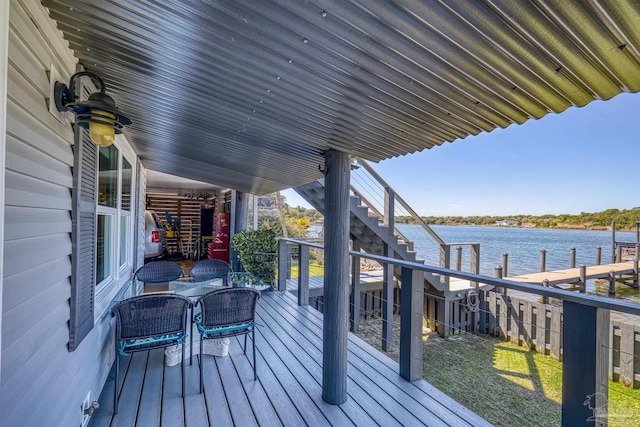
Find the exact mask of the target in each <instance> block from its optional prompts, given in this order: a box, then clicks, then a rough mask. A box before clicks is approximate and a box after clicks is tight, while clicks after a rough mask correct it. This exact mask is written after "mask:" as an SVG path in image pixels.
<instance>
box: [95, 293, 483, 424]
mask: <svg viewBox="0 0 640 427" xmlns="http://www.w3.org/2000/svg"><path fill="white" fill-rule="evenodd" d="M258 317H259V319H260V320H261V323H263V324H264V326H263V327H261V328H259V329H258V333H257V337H256V344H257V365H258V381H254V380H253V368H252V360H251V355H252V353H251V352H252V348H251V339H249V340H248V343H247V353H248V355H249V358H247V357H246V356H245V355H244V354H243V352H242V341H243V339H242V337H240V339H236V338H233V339H232V342H231V345H230V348H229V356H228V357H226V358H214V357H211V356H207V355H205V357H204V358H203V360H202V363H203V364H204V367H205V371H204V376H205V391H204V393H203V394H200V393H199V384H198V381H199V363H200V360H199V358H198V357H194V361H193V366H189V364H188V359H187V362H186V373H185V380H186V381H185V384H186V396H185V398H184V399H183V398H182V397H181V390H180V385H181V383H180V366H179V365H178V366H175V367H163V364H164V357H163V354H162V351H161V350H156V351H152V352H150V353H144V352H143V353H137V354H134V356H133V357H126V358H125V357H123V358H121V366H122V367H123V369H122V371H121V377H125V378H124V384H123V388H122V392H121V395H120V406H119V412H120V413H119V414H118V415H117V416H115V417H113V414H112V412H113V407H112V404H111V402H112V400H113V381H112V380H110V381H107V384H106V385H105V389H104V390H103V392H102V394H101V397H100V404H101V407H100V408H99V410H98V411H97V412H96V413H95V415H94V417H93V419H92V420H91V427H101V426H111V427H120V426H125V425H126V426H130V425H139V426H143V425H144V426H147V425H157V424H158V422H157V421H158V419H159V420H160V421H161V424H162V425H163V426H207V425H210V426H214V425H215V426H233V425H237V426H245V425H261V426H267V425H268V426H272V425H273V426H278V425H284V426H298V425H313V426H316V425H318V426H326V425H335V426H343V425H390V426H392V425H407V426H414V425H416V426H419V425H430V426H431V425H433V426H447V425H454V426H470V425H473V426H476V425H488V424H487V423H486V422H485V421H484V420H482V419H481V418H480V417H478V416H477V415H475V414H473V413H472V412H471V411H469V410H468V409H466V408H464V407H462V406H461V405H459V404H458V403H456V402H454V401H453V400H452V399H450V398H448V397H446V396H445V395H444V394H443V393H441V392H440V391H438V390H436V389H435V388H433V387H432V386H430V385H429V384H427V383H425V382H424V381H417V382H415V383H409V382H407V381H405V380H404V379H402V378H401V377H400V376H399V375H398V365H397V363H395V362H393V361H392V360H391V359H389V358H388V357H387V356H386V355H384V354H383V353H380V352H378V351H377V350H375V349H373V348H372V347H370V346H369V345H368V344H366V343H365V342H364V341H362V340H360V339H359V338H358V337H356V336H354V335H353V334H349V354H348V361H349V369H348V374H349V376H348V393H349V399H348V400H347V402H346V403H345V404H342V405H329V404H328V403H326V402H324V401H323V400H322V387H321V382H322V368H321V366H322V314H320V313H319V312H317V311H316V310H314V309H312V308H310V307H300V306H298V305H297V304H296V300H295V296H294V295H292V294H291V293H289V292H285V293H279V292H270V293H265V294H263V298H261V299H260V301H259V304H258ZM194 351H196V353H197V350H196V349H194ZM129 361H130V362H131V363H129ZM127 363H129V366H128V368H127ZM125 372H126V375H125ZM136 422H137V424H136Z"/></svg>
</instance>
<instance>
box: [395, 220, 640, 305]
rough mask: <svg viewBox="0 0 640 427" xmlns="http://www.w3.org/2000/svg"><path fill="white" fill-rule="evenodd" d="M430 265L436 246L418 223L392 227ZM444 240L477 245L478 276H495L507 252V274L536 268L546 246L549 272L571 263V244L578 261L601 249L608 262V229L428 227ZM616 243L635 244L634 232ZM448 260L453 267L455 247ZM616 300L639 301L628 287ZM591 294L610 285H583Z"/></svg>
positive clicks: (592, 258) (588, 261) (591, 259)
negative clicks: (408, 240)
mask: <svg viewBox="0 0 640 427" xmlns="http://www.w3.org/2000/svg"><path fill="white" fill-rule="evenodd" d="M396 227H397V228H398V229H399V230H400V231H401V232H402V233H403V234H404V235H405V236H406V237H407V238H409V239H411V240H413V241H414V242H415V249H416V250H417V251H418V253H419V255H420V257H421V258H423V259H426V260H427V263H428V264H431V265H438V263H439V261H438V257H439V247H438V246H437V245H436V244H435V243H433V240H432V239H430V238H425V237H424V236H425V233H424V231H421V226H419V225H402V224H400V225H396ZM432 229H433V230H434V231H435V232H436V233H437V234H438V235H439V236H440V237H441V238H442V239H443V240H444V241H445V242H446V243H454V242H467V243H480V274H483V275H486V276H492V277H494V276H495V267H496V266H498V265H502V254H504V253H507V254H509V263H508V269H509V275H510V276H517V275H522V274H527V273H533V272H538V271H540V251H541V250H542V249H545V250H546V267H547V268H546V269H547V271H551V270H559V269H564V268H570V267H571V264H570V263H571V248H572V247H575V248H576V265H577V266H580V265H582V264H585V265H587V266H589V265H595V264H596V248H597V247H598V246H600V247H601V248H602V264H609V263H611V231H593V230H561V229H544V228H515V227H474V226H442V225H441V226H438V225H434V226H432ZM616 241H619V242H620V241H626V242H635V241H636V233H635V232H620V231H618V232H616ZM462 258H463V261H462V262H463V270H466V271H468V270H469V268H468V266H469V262H470V254H469V250H468V247H464V250H463V256H462ZM451 262H452V265H453V266H455V248H452V253H451ZM617 290H618V295H617V297H618V298H624V299H629V300H633V301H636V302H640V291H639V290H637V289H631V288H629V287H628V286H624V285H619V286H618V287H617ZM587 291H588V292H589V293H597V294H599V295H608V294H607V291H608V284H606V283H604V284H596V283H594V281H592V280H590V281H589V283H587Z"/></svg>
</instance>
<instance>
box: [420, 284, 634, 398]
mask: <svg viewBox="0 0 640 427" xmlns="http://www.w3.org/2000/svg"><path fill="white" fill-rule="evenodd" d="M443 303H444V301H443V300H442V299H441V298H440V299H438V298H437V297H433V296H430V295H427V294H425V302H424V309H425V319H426V323H427V326H429V327H430V328H432V329H433V330H439V332H440V334H441V335H443V330H442V328H446V329H447V330H446V335H451V334H460V333H462V332H474V331H475V330H476V328H474V326H475V322H476V316H475V313H474V312H473V311H470V310H468V309H467V308H466V306H465V305H464V304H463V303H461V302H460V301H456V302H451V303H450V304H453V307H452V308H451V310H450V319H448V321H444V322H443V321H442V319H441V316H440V315H439V314H440V313H441V311H439V310H438V305H439V304H443ZM562 322H563V318H562V306H561V305H554V304H543V303H539V302H533V301H529V300H524V299H520V298H515V297H511V296H504V295H501V294H499V293H496V292H481V297H480V304H479V316H478V319H477V332H479V333H483V334H488V335H491V336H495V337H499V338H501V339H503V340H505V341H510V342H513V343H516V344H518V345H520V346H523V347H525V348H529V349H532V350H535V351H536V352H538V353H541V354H546V355H549V356H551V357H553V358H554V359H557V360H562V342H563V337H562ZM609 361H610V364H609V378H611V379H613V380H614V381H618V382H620V383H621V384H623V385H625V386H628V387H632V386H635V387H639V386H640V326H637V325H632V324H629V323H624V322H620V321H612V322H611V333H610V335H609Z"/></svg>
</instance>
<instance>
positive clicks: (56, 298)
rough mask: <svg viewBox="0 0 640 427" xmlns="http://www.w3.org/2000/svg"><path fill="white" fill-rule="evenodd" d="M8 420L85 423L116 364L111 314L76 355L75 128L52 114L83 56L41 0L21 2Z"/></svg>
mask: <svg viewBox="0 0 640 427" xmlns="http://www.w3.org/2000/svg"><path fill="white" fill-rule="evenodd" d="M9 22H10V26H9V51H8V52H9V54H8V55H9V61H8V95H7V135H6V146H7V148H6V186H5V189H4V194H5V224H4V258H3V261H4V271H3V281H4V284H3V294H2V298H1V299H0V301H1V308H2V323H1V326H2V332H1V333H2V335H1V337H2V339H1V341H0V344H1V351H2V354H1V357H0V414H1V415H0V425H2V426H5V425H6V426H79V425H80V419H81V414H80V405H81V402H82V400H83V399H84V398H85V396H86V395H87V392H91V397H92V400H97V398H98V395H99V393H100V391H101V389H102V386H103V385H104V382H105V380H106V377H107V374H108V369H109V367H110V365H111V363H112V360H113V350H112V347H111V346H112V344H111V341H110V340H111V338H112V337H111V334H110V331H111V328H110V321H111V319H110V317H109V316H104V317H102V318H101V319H98V320H97V321H96V324H95V326H94V329H93V330H92V331H91V333H90V334H89V335H88V336H87V337H86V338H85V340H84V341H83V342H82V343H81V344H80V346H79V348H78V349H77V350H76V351H75V352H69V351H68V348H67V343H68V340H69V329H68V322H69V298H70V286H71V262H70V255H71V248H72V245H71V236H70V233H71V186H72V175H71V174H72V170H71V168H72V165H73V153H72V147H71V144H72V142H73V132H72V129H71V126H70V125H69V124H68V123H67V124H62V123H60V122H59V121H58V120H57V119H56V118H55V117H54V116H52V115H51V114H50V113H49V112H48V106H47V100H46V98H48V91H49V80H48V76H47V71H48V69H49V67H50V64H53V65H54V66H55V67H56V68H57V69H58V71H59V72H60V73H61V74H62V75H63V79H65V80H66V81H68V78H69V76H70V75H71V74H72V73H73V72H74V71H75V69H76V60H75V58H74V57H73V55H72V52H71V51H70V50H69V49H68V47H67V44H66V42H64V41H63V39H62V35H61V34H60V33H59V32H58V31H57V29H56V28H55V24H54V23H53V21H51V20H50V19H49V17H48V15H47V12H46V10H45V9H44V8H43V7H42V6H41V5H40V3H39V2H38V1H36V0H11V6H10V14H9Z"/></svg>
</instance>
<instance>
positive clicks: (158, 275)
mask: <svg viewBox="0 0 640 427" xmlns="http://www.w3.org/2000/svg"><path fill="white" fill-rule="evenodd" d="M182 276H184V271H182V267H180V266H179V265H178V264H176V263H174V262H171V261H153V262H149V263H147V264H145V265H143V266H142V267H140V268H139V269H138V271H136V273H135V275H134V277H135V278H136V279H138V280H139V281H141V282H144V283H165V282H170V281H172V280H178V279H179V278H180V277H182Z"/></svg>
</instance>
